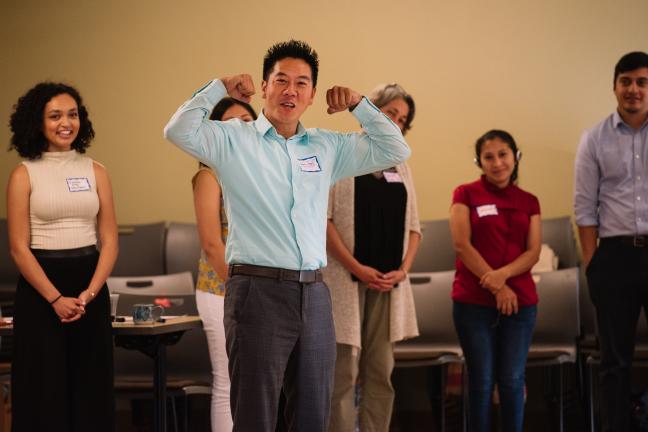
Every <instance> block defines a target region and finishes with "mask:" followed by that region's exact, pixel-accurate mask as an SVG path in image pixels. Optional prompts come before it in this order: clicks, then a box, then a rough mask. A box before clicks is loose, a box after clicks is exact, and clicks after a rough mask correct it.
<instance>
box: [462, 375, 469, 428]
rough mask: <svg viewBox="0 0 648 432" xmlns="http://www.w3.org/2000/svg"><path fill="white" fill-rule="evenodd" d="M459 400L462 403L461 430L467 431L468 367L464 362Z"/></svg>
mask: <svg viewBox="0 0 648 432" xmlns="http://www.w3.org/2000/svg"><path fill="white" fill-rule="evenodd" d="M461 400H462V403H463V407H462V408H463V409H462V411H463V430H464V432H467V431H468V369H467V368H466V364H465V363H463V364H462V365H461Z"/></svg>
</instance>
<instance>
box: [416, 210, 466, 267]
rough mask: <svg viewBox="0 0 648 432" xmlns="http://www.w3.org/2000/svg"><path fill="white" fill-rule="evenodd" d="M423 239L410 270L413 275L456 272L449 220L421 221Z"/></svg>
mask: <svg viewBox="0 0 648 432" xmlns="http://www.w3.org/2000/svg"><path fill="white" fill-rule="evenodd" d="M421 230H422V231H423V239H422V240H421V244H420V246H419V250H418V253H417V254H416V258H415V259H414V262H413V263H412V267H411V269H410V271H411V272H413V273H429V272H443V271H448V270H454V268H455V259H456V255H455V250H454V244H453V242H452V235H451V234H450V221H449V220H448V219H441V220H433V221H421Z"/></svg>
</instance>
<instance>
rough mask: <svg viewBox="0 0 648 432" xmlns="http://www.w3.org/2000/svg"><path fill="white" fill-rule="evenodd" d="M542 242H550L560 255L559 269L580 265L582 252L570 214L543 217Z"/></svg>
mask: <svg viewBox="0 0 648 432" xmlns="http://www.w3.org/2000/svg"><path fill="white" fill-rule="evenodd" d="M542 243H546V244H548V245H549V246H550V247H551V249H553V251H554V252H555V253H556V255H557V256H558V268H559V269H564V268H570V267H576V266H578V265H579V263H580V258H579V256H580V254H579V253H578V248H577V246H576V237H575V236H574V227H573V225H572V221H571V218H570V217H569V216H563V217H558V218H551V219H542Z"/></svg>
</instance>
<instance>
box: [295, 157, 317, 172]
mask: <svg viewBox="0 0 648 432" xmlns="http://www.w3.org/2000/svg"><path fill="white" fill-rule="evenodd" d="M297 160H298V161H299V167H300V168H301V170H302V172H320V171H322V168H321V167H320V164H319V161H318V160H317V156H310V157H307V158H303V159H297Z"/></svg>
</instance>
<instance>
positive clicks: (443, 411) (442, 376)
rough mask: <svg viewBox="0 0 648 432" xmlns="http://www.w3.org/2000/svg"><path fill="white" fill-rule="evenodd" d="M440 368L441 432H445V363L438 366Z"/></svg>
mask: <svg viewBox="0 0 648 432" xmlns="http://www.w3.org/2000/svg"><path fill="white" fill-rule="evenodd" d="M440 369H441V432H445V430H446V415H445V406H446V398H445V393H446V381H447V379H446V372H447V368H446V365H445V364H443V365H441V367H440Z"/></svg>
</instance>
